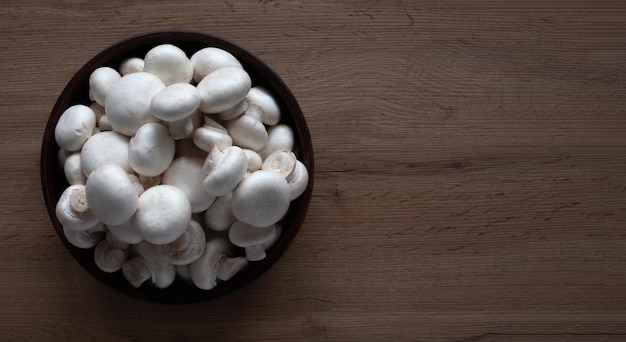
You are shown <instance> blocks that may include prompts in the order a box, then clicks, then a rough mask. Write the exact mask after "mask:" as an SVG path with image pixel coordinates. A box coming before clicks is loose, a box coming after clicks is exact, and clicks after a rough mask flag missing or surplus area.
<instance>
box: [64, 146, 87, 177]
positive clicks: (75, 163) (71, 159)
mask: <svg viewBox="0 0 626 342" xmlns="http://www.w3.org/2000/svg"><path fill="white" fill-rule="evenodd" d="M63 172H64V173H65V179H67V182H68V183H70V185H74V184H85V182H86V181H87V176H85V173H84V172H83V169H82V168H81V166H80V152H74V153H72V154H70V155H69V156H67V158H66V159H65V164H63Z"/></svg>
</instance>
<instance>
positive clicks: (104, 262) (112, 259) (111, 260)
mask: <svg viewBox="0 0 626 342" xmlns="http://www.w3.org/2000/svg"><path fill="white" fill-rule="evenodd" d="M93 259H94V261H95V263H96V266H98V268H99V269H100V270H102V271H104V272H106V273H113V272H116V271H119V270H120V269H121V268H122V264H123V263H124V262H125V261H126V259H128V250H125V249H120V248H116V247H113V246H111V245H110V244H109V242H108V241H107V240H106V239H105V240H102V241H100V242H99V243H98V245H97V246H96V249H94V252H93Z"/></svg>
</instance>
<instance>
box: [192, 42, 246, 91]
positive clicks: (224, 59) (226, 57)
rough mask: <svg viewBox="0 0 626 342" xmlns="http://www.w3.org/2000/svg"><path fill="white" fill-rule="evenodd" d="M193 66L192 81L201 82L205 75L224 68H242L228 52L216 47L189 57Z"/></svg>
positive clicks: (201, 50)
mask: <svg viewBox="0 0 626 342" xmlns="http://www.w3.org/2000/svg"><path fill="white" fill-rule="evenodd" d="M190 60H191V64H192V65H193V80H194V81H196V83H199V82H200V81H202V79H203V78H204V77H206V75H208V74H210V73H212V72H213V71H215V70H217V69H221V68H225V67H237V68H243V67H242V66H241V63H240V62H239V61H238V60H237V58H236V57H235V56H233V55H232V54H231V53H230V52H228V51H226V50H222V49H220V48H216V47H207V48H204V49H200V50H198V51H196V52H195V53H194V54H193V55H191V58H190Z"/></svg>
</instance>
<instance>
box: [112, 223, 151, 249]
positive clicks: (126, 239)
mask: <svg viewBox="0 0 626 342" xmlns="http://www.w3.org/2000/svg"><path fill="white" fill-rule="evenodd" d="M107 228H108V232H109V233H111V234H112V235H114V236H115V238H117V240H119V241H121V242H123V243H127V244H129V245H134V244H137V243H139V242H141V241H143V236H142V235H141V232H140V231H139V230H138V229H137V227H136V226H135V224H134V222H133V220H132V218H131V219H130V220H128V221H126V222H124V223H122V224H118V225H107Z"/></svg>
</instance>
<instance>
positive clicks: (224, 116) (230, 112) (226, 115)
mask: <svg viewBox="0 0 626 342" xmlns="http://www.w3.org/2000/svg"><path fill="white" fill-rule="evenodd" d="M246 110H248V102H246V101H245V100H243V101H240V102H239V103H238V104H236V105H235V106H233V107H231V108H229V109H227V110H225V111H223V112H219V113H216V114H213V116H214V117H215V118H217V119H218V120H222V121H226V120H232V119H234V118H236V117H238V116H239V115H242V114H243V113H244V112H245V111H246Z"/></svg>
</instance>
